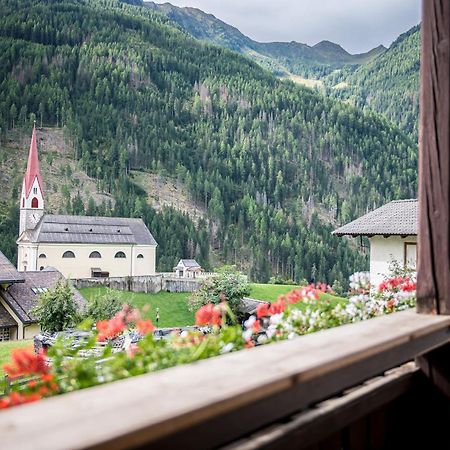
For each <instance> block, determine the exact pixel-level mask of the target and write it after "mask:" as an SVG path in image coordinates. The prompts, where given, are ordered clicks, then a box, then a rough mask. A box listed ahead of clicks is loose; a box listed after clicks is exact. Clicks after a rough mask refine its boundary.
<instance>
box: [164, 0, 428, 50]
mask: <svg viewBox="0 0 450 450" xmlns="http://www.w3.org/2000/svg"><path fill="white" fill-rule="evenodd" d="M156 2H157V3H163V2H164V0H156ZM169 3H172V4H173V5H176V6H192V7H195V8H199V9H201V10H202V11H205V12H207V13H211V14H214V15H215V16H216V17H217V18H219V19H221V20H223V21H224V22H226V23H228V24H230V25H233V26H235V27H236V28H238V29H239V30H240V31H241V32H242V33H244V34H245V35H247V36H249V37H250V38H252V39H254V40H256V41H260V42H269V41H297V42H302V43H306V44H309V45H314V44H316V43H317V42H320V41H322V40H329V41H332V42H336V43H337V44H340V45H341V46H342V47H344V48H345V49H346V50H347V51H349V52H350V53H362V52H366V51H368V50H370V49H372V48H374V47H377V46H378V45H380V44H383V45H384V46H385V47H388V46H389V45H390V44H391V43H392V42H393V41H394V40H395V39H396V38H397V37H398V36H399V35H400V34H401V33H403V32H405V31H407V30H409V29H410V28H411V27H413V26H414V25H417V24H418V23H419V21H420V3H421V2H420V0H169Z"/></svg>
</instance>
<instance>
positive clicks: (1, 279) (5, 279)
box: [0, 251, 25, 284]
mask: <svg viewBox="0 0 450 450" xmlns="http://www.w3.org/2000/svg"><path fill="white" fill-rule="evenodd" d="M24 281H25V279H24V277H23V275H22V274H21V273H19V272H18V270H17V269H16V268H15V267H14V266H13V265H12V263H11V262H10V261H9V259H8V258H7V257H6V256H5V255H4V254H3V253H2V252H1V251H0V284H10V283H23V282H24Z"/></svg>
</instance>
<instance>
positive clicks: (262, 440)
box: [223, 363, 418, 450]
mask: <svg viewBox="0 0 450 450" xmlns="http://www.w3.org/2000/svg"><path fill="white" fill-rule="evenodd" d="M417 372H418V369H417V368H416V367H415V365H414V364H413V363H409V364H405V365H404V366H401V367H398V368H397V369H395V370H392V371H390V373H387V374H386V375H385V376H382V377H378V378H377V379H374V380H370V382H368V383H365V384H363V385H360V386H358V387H357V388H356V389H354V390H352V391H351V392H350V393H348V394H344V395H343V396H342V397H336V398H332V399H330V400H327V401H324V402H322V403H319V404H318V405H315V406H314V407H313V408H311V409H308V410H307V411H304V412H302V413H300V414H298V415H296V416H293V417H292V418H291V420H289V421H284V422H282V423H278V424H273V425H271V426H270V427H268V428H266V429H263V430H261V431H258V432H257V433H255V434H252V435H250V436H248V437H246V438H244V439H241V440H239V441H237V442H235V443H233V444H231V445H229V446H226V447H224V448H223V450H257V449H258V450H289V449H292V450H294V449H295V450H298V449H300V448H304V447H307V446H309V445H313V444H317V443H319V442H322V441H325V440H326V439H327V438H328V436H332V435H333V434H334V433H336V432H338V431H340V430H342V429H343V428H345V427H346V426H348V425H350V424H351V423H352V422H354V421H356V420H358V419H362V418H363V417H365V416H367V415H369V414H370V413H372V412H373V411H375V410H376V409H377V408H380V407H381V406H383V405H387V404H389V403H390V402H391V401H393V400H394V399H396V398H398V397H399V396H401V395H402V394H404V393H406V392H407V391H408V390H409V389H410V388H411V387H412V383H413V376H414V375H415V374H417ZM339 448H341V447H339Z"/></svg>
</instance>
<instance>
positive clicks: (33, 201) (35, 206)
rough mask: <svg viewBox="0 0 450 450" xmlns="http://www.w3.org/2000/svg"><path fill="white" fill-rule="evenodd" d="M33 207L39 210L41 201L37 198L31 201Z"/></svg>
mask: <svg viewBox="0 0 450 450" xmlns="http://www.w3.org/2000/svg"><path fill="white" fill-rule="evenodd" d="M31 207H32V208H39V200H38V199H37V198H36V197H33V200H31Z"/></svg>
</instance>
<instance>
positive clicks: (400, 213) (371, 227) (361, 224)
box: [333, 199, 418, 286]
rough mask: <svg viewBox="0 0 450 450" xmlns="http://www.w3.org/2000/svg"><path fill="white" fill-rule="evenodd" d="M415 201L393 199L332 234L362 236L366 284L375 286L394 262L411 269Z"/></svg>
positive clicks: (413, 249) (415, 219)
mask: <svg viewBox="0 0 450 450" xmlns="http://www.w3.org/2000/svg"><path fill="white" fill-rule="evenodd" d="M417 214H418V208H417V200H416V199H410V200H395V201H392V202H390V203H387V204H386V205H383V206H381V207H380V208H377V209H375V210H373V211H371V212H369V213H368V214H365V215H364V216H362V217H360V218H358V219H356V220H354V221H353V222H350V223H348V224H346V225H344V226H342V227H340V228H338V229H337V230H335V231H333V234H334V235H336V236H354V237H356V236H366V237H368V238H369V242H370V282H371V284H372V286H378V285H379V284H380V283H381V282H382V281H383V278H384V276H386V275H388V274H389V266H390V265H391V263H392V262H394V261H395V262H396V263H398V264H400V265H401V266H404V267H408V268H411V269H414V270H415V268H416V258H417Z"/></svg>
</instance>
